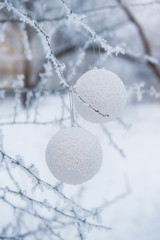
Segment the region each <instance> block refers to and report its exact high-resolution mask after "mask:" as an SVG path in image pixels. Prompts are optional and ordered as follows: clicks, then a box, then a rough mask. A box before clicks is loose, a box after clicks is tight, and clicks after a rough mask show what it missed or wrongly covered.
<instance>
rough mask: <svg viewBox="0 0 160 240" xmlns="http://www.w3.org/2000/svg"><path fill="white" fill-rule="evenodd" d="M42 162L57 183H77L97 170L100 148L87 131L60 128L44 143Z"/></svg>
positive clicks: (100, 153) (87, 178)
mask: <svg viewBox="0 0 160 240" xmlns="http://www.w3.org/2000/svg"><path fill="white" fill-rule="evenodd" d="M46 162H47V165H48V168H49V169H50V171H51V173H52V174H53V175H54V176H55V177H56V178H57V179H58V180H60V181H62V182H65V183H68V184H75V185H76V184H81V183H83V182H85V181H87V180H89V179H91V178H92V177H93V176H94V175H95V174H96V173H97V172H98V171H99V168H100V166H101V162H102V150H101V146H100V143H99V141H98V139H97V138H96V137H95V136H94V135H93V134H92V133H90V132H89V131H87V130H84V129H82V128H74V127H73V128H65V129H61V130H60V131H59V132H57V133H56V134H55V135H54V136H53V137H52V138H51V140H50V141H49V143H48V146H47V149H46Z"/></svg>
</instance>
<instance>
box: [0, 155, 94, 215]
mask: <svg viewBox="0 0 160 240" xmlns="http://www.w3.org/2000/svg"><path fill="white" fill-rule="evenodd" d="M0 154H1V155H2V158H3V159H5V161H8V162H9V163H10V164H11V165H12V166H14V167H18V168H20V169H22V170H23V171H24V172H25V173H26V174H27V175H28V176H29V177H31V179H32V180H33V183H34V184H35V185H36V186H37V187H42V188H45V189H48V190H51V191H53V192H54V193H56V194H57V196H58V197H60V198H61V199H62V200H64V201H65V202H68V203H69V204H70V205H71V206H72V208H77V209H79V210H80V211H81V212H82V213H85V214H87V216H94V213H93V212H92V211H90V210H87V209H85V208H83V207H81V206H80V205H79V204H77V203H76V202H74V201H73V200H71V199H69V198H68V197H67V196H66V195H65V194H63V193H62V191H61V190H60V188H59V186H60V185H59V184H58V185H57V184H56V185H55V186H53V185H51V184H50V183H47V182H45V181H43V180H42V179H40V177H39V176H38V175H37V171H35V170H34V169H35V167H34V166H33V165H31V166H29V167H27V166H26V165H25V164H24V162H23V160H22V158H20V157H18V158H17V159H14V158H12V157H10V156H9V155H7V154H6V153H5V152H4V151H2V150H0Z"/></svg>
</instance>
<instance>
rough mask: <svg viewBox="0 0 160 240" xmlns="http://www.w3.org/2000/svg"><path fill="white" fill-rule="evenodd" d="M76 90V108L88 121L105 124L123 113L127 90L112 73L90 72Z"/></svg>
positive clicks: (84, 75)
mask: <svg viewBox="0 0 160 240" xmlns="http://www.w3.org/2000/svg"><path fill="white" fill-rule="evenodd" d="M74 89H75V93H74V105H75V108H76V110H77V111H78V113H79V114H80V115H81V117H83V118H84V119H86V120H88V121H91V122H95V123H105V122H108V121H111V120H114V119H116V118H117V117H119V116H120V115H121V113H122V112H123V109H124V107H125V104H126V99H127V93H126V89H125V86H124V84H123V82H122V81H121V79H120V78H119V77H118V76H117V75H116V74H115V73H113V72H111V71H108V70H104V69H95V70H91V71H88V72H86V73H85V74H83V75H82V76H81V77H80V78H79V79H78V81H77V82H76V84H75V86H74Z"/></svg>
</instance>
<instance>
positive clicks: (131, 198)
mask: <svg viewBox="0 0 160 240" xmlns="http://www.w3.org/2000/svg"><path fill="white" fill-rule="evenodd" d="M45 111H46V114H48V108H47V107H46V106H44V113H45ZM123 120H124V121H125V122H126V123H128V124H130V123H131V124H132V126H131V127H130V128H129V129H124V127H123V126H122V125H121V124H119V123H117V122H111V123H108V124H106V126H107V129H108V131H109V132H110V133H112V136H113V139H114V140H115V142H116V143H117V144H118V146H119V147H120V148H122V149H123V151H124V153H125V155H126V157H125V158H124V157H122V156H121V155H120V154H119V152H118V151H116V150H115V148H114V147H113V146H112V144H110V143H109V139H108V136H107V135H106V134H104V132H103V131H102V130H101V127H100V126H97V125H95V124H92V123H87V122H86V121H84V120H80V121H79V123H80V124H81V125H82V126H83V127H84V128H86V129H88V130H90V131H92V133H94V134H95V135H96V136H97V137H98V138H99V140H100V142H101V144H102V148H103V154H104V157H103V164H102V167H101V169H100V171H99V173H98V174H97V175H96V176H95V177H94V178H93V179H92V180H90V181H89V182H87V183H85V184H83V185H81V186H80V187H79V186H72V185H65V186H64V191H65V193H66V194H68V196H73V195H76V193H77V192H78V190H79V188H82V189H83V188H84V191H82V198H81V199H79V197H78V199H76V197H74V199H76V200H77V201H79V202H81V204H82V205H83V206H85V207H86V208H87V207H88V208H92V207H98V206H101V205H102V204H103V203H106V201H111V200H112V199H114V198H115V197H116V196H118V195H121V194H123V193H125V191H126V181H125V179H126V178H127V181H128V182H129V186H130V188H131V193H130V194H129V195H128V196H126V197H125V198H123V199H121V200H119V201H117V202H116V203H114V204H112V205H109V206H107V207H106V208H105V209H104V210H103V213H102V215H101V216H102V218H101V221H102V223H103V224H105V225H107V226H111V227H112V230H111V231H108V232H107V233H106V232H103V231H98V232H97V231H93V232H91V233H89V235H88V238H87V239H88V240H98V239H100V240H106V239H110V240H135V239H136V240H159V239H160V200H159V198H160V146H159V143H160V125H159V123H160V106H159V105H156V104H146V105H144V104H140V105H133V106H129V107H128V108H127V110H126V112H125V115H124V117H123ZM1 129H2V130H3V134H4V136H5V138H4V146H5V150H6V152H7V153H8V154H10V155H11V156H15V155H16V154H20V155H21V156H23V157H24V160H25V162H26V163H28V164H29V163H34V164H35V165H36V167H37V168H38V170H39V173H40V177H41V178H43V179H44V180H46V181H48V182H50V183H52V184H54V183H56V182H57V180H56V179H55V178H54V177H53V176H52V175H51V173H50V171H49V170H48V168H47V165H46V163H45V158H44V154H45V148H46V145H47V143H48V141H49V139H50V138H51V136H52V135H53V134H54V133H55V132H56V131H57V130H58V128H57V127H56V126H54V127H53V126H51V125H48V126H45V125H44V126H34V125H27V126H26V125H25V126H24V125H22V126H3V127H1ZM20 177H22V176H20ZM3 181H5V180H3ZM22 181H23V179H22ZM25 181H26V180H25ZM25 181H24V184H26V185H27V182H25ZM69 239H70V238H69Z"/></svg>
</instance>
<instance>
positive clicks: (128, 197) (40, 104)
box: [0, 0, 160, 240]
mask: <svg viewBox="0 0 160 240" xmlns="http://www.w3.org/2000/svg"><path fill="white" fill-rule="evenodd" d="M71 10H72V11H71ZM159 13H160V1H158V0H139V1H138V0H123V1H122V0H111V1H109V0H108V1H105V0H68V1H67V0H66V1H65V2H64V1H63V0H55V1H53V0H46V1H43V0H34V1H31V0H14V1H2V0H1V1H0V129H1V131H0V146H1V147H0V149H1V151H0V159H1V161H0V239H16V240H17V239H36V240H38V239H44V240H45V239H47V240H48V239H61V240H62V239H65V240H66V239H67V240H68V239H69V240H71V239H81V240H83V239H87V240H91V239H92V240H97V239H101V240H105V239H110V240H128V239H129V240H135V239H137V240H153V239H154V240H159V239H160V203H159V194H160V174H159V173H160V162H159V161H160V148H159V142H160V126H159V122H160V102H159V101H160V31H159V26H160V14H159ZM52 51H53V52H54V56H55V57H56V59H57V60H58V65H56V64H53V61H52V59H51V58H50V57H51V55H53V54H52V53H53V52H52ZM55 65H56V67H55ZM57 66H58V67H57ZM95 67H96V68H105V69H108V70H111V71H113V72H115V73H116V74H117V75H118V76H119V77H120V78H121V79H122V81H123V82H124V84H125V86H126V89H127V95H128V101H127V106H126V109H125V111H124V113H123V115H122V117H121V118H119V119H117V120H116V121H113V122H109V123H106V124H105V125H103V126H102V125H95V124H93V123H89V122H87V121H85V120H83V119H82V118H81V117H80V116H79V115H78V113H77V112H76V111H74V115H75V125H76V126H81V127H83V128H85V129H88V130H90V131H91V132H92V133H94V134H95V135H96V136H97V137H98V139H99V141H100V142H101V145H102V148H103V164H102V167H101V169H100V171H99V173H98V174H97V175H96V176H95V177H94V178H93V179H91V180H90V181H89V182H87V183H84V184H82V185H80V186H72V185H67V184H64V186H63V190H62V189H60V190H59V188H58V190H56V191H55V193H54V191H53V193H51V191H49V189H50V188H51V187H49V186H48V188H45V187H46V186H47V185H46V184H44V182H46V183H48V184H51V185H53V186H55V184H57V180H56V179H55V178H54V177H53V176H52V175H51V173H50V171H49V170H48V168H47V166H46V163H45V149H46V145H47V143H48V141H49V139H50V138H51V137H52V136H53V135H54V134H55V133H56V132H57V131H58V130H59V129H60V128H62V127H69V126H70V125H71V123H70V122H71V114H70V99H69V91H68V88H67V87H66V85H65V84H61V81H60V80H61V79H60V78H61V76H58V74H57V73H59V71H60V72H61V71H63V77H64V79H65V81H66V82H67V84H69V85H74V84H75V83H76V81H77V79H78V78H79V77H80V76H81V75H82V74H83V73H85V72H86V71H87V70H90V69H93V68H95ZM4 153H5V154H4ZM20 156H22V157H20ZM12 158H13V161H12V160H11V159H12ZM22 158H23V161H22V160H21V159H22ZM14 161H17V162H16V163H15V162H14ZM13 162H14V164H15V165H20V166H21V167H20V168H19V167H16V168H12V166H11V165H14V164H13ZM22 166H26V169H25V168H24V167H22ZM30 169H31V170H30ZM32 169H34V171H33V172H32ZM24 170H25V171H24ZM29 171H31V173H29ZM38 172H39V179H40V181H39V182H40V183H37V182H35V181H32V180H36V179H35V178H34V177H32V179H31V178H30V175H32V173H33V174H36V175H37V174H38ZM26 173H27V174H26ZM36 181H37V180H36ZM38 185H39V186H40V188H38V187H37V186H38ZM11 190H12V192H11ZM61 192H63V194H64V196H67V198H69V199H70V200H68V201H67V200H66V198H65V197H62V198H60V199H59V196H60V195H61ZM27 196H28V198H27ZM33 199H34V200H37V201H39V203H38V204H37V203H36V202H34V201H33ZM72 200H73V201H74V204H73V202H72ZM46 202H47V204H48V205H46ZM75 203H76V204H78V206H79V205H80V206H81V207H77V205H76V204H75ZM36 204H37V205H38V206H37V205H36ZM49 204H50V205H51V206H52V207H53V208H54V211H53V215H52V210H53V209H51V207H48V206H49ZM39 207H40V208H39ZM49 208H50V211H48V210H49ZM84 208H85V209H88V210H89V212H90V213H88V212H87V211H86V210H84ZM57 209H59V210H60V211H61V212H62V213H63V214H59V213H58V212H56V210H57ZM95 209H96V210H95ZM28 211H29V213H28ZM86 212H87V214H88V215H86ZM64 214H69V216H71V217H68V216H62V215H64ZM72 218H73V219H72ZM88 218H89V220H88ZM77 219H80V220H77ZM85 221H90V222H91V223H92V224H98V225H104V226H107V227H111V228H112V229H111V230H107V229H103V227H102V230H101V227H97V226H94V225H93V226H92V224H91V226H90V225H87V224H86V223H85ZM86 225H87V226H86ZM100 230H101V231H100Z"/></svg>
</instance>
